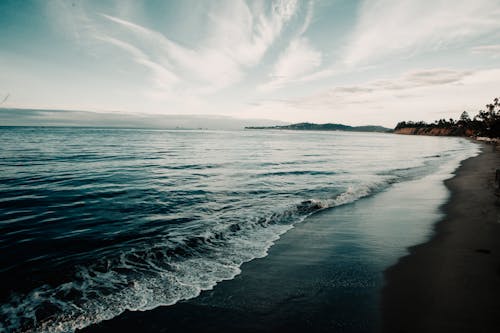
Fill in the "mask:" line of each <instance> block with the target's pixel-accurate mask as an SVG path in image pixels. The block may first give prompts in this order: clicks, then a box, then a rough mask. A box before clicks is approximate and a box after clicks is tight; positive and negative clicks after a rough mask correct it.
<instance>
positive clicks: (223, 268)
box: [0, 184, 384, 332]
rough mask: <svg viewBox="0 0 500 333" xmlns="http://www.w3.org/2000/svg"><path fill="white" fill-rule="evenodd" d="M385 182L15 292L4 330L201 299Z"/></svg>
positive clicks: (171, 241) (48, 326) (64, 326)
mask: <svg viewBox="0 0 500 333" xmlns="http://www.w3.org/2000/svg"><path fill="white" fill-rule="evenodd" d="M383 186H384V184H371V185H364V186H357V187H356V186H352V187H350V188H348V190H347V191H345V192H343V193H341V194H339V195H336V196H335V197H333V198H330V199H321V200H320V199H307V200H303V201H301V202H298V203H296V204H293V205H290V206H288V207H286V208H285V209H281V210H276V211H275V212H273V213H271V214H268V215H265V216H256V217H253V218H250V219H249V221H245V223H237V222H235V223H231V224H228V225H219V224H216V225H215V226H214V227H213V228H212V229H211V230H209V231H208V230H203V231H200V232H199V233H198V234H193V235H191V236H190V237H184V238H181V237H176V236H175V234H172V235H166V236H165V237H163V239H162V241H158V240H157V241H156V243H155V244H149V243H144V244H142V245H140V246H138V245H135V246H134V247H133V248H132V249H130V250H128V251H123V252H121V253H120V255H119V256H116V257H115V258H113V259H110V258H106V259H100V260H98V261H97V262H95V263H94V264H91V265H87V266H79V267H77V269H76V271H75V272H74V274H73V276H71V279H70V280H69V281H67V282H64V283H61V284H59V285H57V286H50V285H47V284H46V285H43V286H41V287H38V288H36V289H34V290H32V291H31V292H29V293H28V294H25V295H19V294H18V295H12V296H11V298H10V300H9V302H7V303H5V304H3V305H2V306H0V322H1V323H2V324H0V325H3V326H0V329H4V330H8V331H14V332H38V331H43V332H73V331H74V330H76V329H79V328H83V327H86V326H88V325H91V324H93V323H97V322H100V321H103V320H107V319H111V318H113V317H116V316H118V315H119V314H121V313H122V312H124V311H125V310H132V311H137V310H140V311H144V310H149V309H152V308H155V307H158V306H161V305H172V304H175V303H177V302H178V301H180V300H186V299H190V298H194V297H196V296H198V295H199V294H200V292H201V291H203V290H208V289H211V288H213V287H214V286H215V285H216V284H217V283H218V282H220V281H223V280H228V279H232V278H234V277H235V276H236V275H238V274H239V273H240V272H241V270H240V266H241V265H242V264H243V263H244V262H247V261H250V260H252V259H255V258H259V257H264V256H266V255H267V251H268V249H269V248H270V247H271V246H272V245H273V244H274V242H275V241H276V240H277V239H279V237H280V235H282V234H283V233H285V232H286V231H287V230H289V229H290V228H292V227H293V225H294V224H295V223H298V222H300V221H302V220H304V219H305V218H306V217H307V216H309V215H311V214H314V213H315V212H318V211H320V210H323V209H327V208H332V207H336V206H339V205H344V204H348V203H351V202H354V201H356V200H358V199H360V198H362V197H365V196H368V195H369V194H371V193H373V192H374V191H377V190H379V189H381V188H382V187H383Z"/></svg>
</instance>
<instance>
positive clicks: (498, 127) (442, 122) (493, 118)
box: [394, 98, 500, 138]
mask: <svg viewBox="0 0 500 333" xmlns="http://www.w3.org/2000/svg"><path fill="white" fill-rule="evenodd" d="M499 102H500V100H499V99H498V98H495V99H494V100H493V103H490V104H486V109H485V110H479V112H478V113H477V114H476V115H475V116H474V117H472V118H471V117H470V116H469V113H468V112H467V111H464V112H462V114H461V115H460V118H459V119H458V120H454V119H452V118H450V119H448V120H447V119H439V120H436V121H434V122H433V123H426V122H425V121H416V122H415V121H401V122H399V123H398V124H397V125H396V128H395V129H394V130H398V129H402V128H425V129H432V128H444V129H450V132H455V133H472V135H473V136H486V137H490V138H500V103H499Z"/></svg>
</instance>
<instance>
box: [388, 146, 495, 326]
mask: <svg viewBox="0 0 500 333" xmlns="http://www.w3.org/2000/svg"><path fill="white" fill-rule="evenodd" d="M499 155H500V154H499V153H498V152H497V151H495V147H494V146H491V145H485V146H484V148H483V153H482V154H480V155H479V156H477V157H474V158H471V159H469V160H466V161H465V162H463V165H462V166H461V167H460V168H459V169H458V170H457V172H456V176H455V177H454V178H452V179H450V180H447V181H446V186H447V187H448V188H449V190H450V191H451V197H450V200H449V202H448V203H447V204H446V205H445V206H444V208H443V209H444V212H445V214H446V216H445V218H444V219H443V220H442V221H441V222H439V223H438V224H437V225H436V228H435V236H434V237H433V238H432V239H431V240H430V241H429V242H427V243H424V244H422V245H418V246H416V247H413V248H412V249H411V250H410V252H411V254H410V255H409V256H406V257H404V258H402V259H401V260H400V261H399V263H398V264H397V265H395V266H393V267H391V268H390V269H388V270H387V271H386V280H387V285H386V287H385V288H384V290H383V301H382V308H383V323H384V331H386V332H500V223H499V222H500V206H499V199H498V198H497V196H495V194H494V193H495V183H494V181H495V169H496V168H500V157H499Z"/></svg>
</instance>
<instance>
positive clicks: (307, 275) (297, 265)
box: [79, 171, 450, 333]
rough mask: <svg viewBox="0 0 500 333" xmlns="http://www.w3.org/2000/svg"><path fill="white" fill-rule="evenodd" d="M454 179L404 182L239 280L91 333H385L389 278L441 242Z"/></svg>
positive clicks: (332, 214) (280, 250) (307, 230)
mask: <svg viewBox="0 0 500 333" xmlns="http://www.w3.org/2000/svg"><path fill="white" fill-rule="evenodd" d="M436 177H437V178H436ZM444 177H450V173H449V172H448V171H443V173H440V174H432V175H429V176H426V177H424V178H419V179H416V180H410V181H405V182H401V183H396V184H394V185H392V186H391V187H390V188H388V189H386V190H383V191H382V192H379V193H377V194H376V195H374V196H369V197H366V198H363V199H360V200H358V201H356V202H354V203H351V204H349V205H343V206H338V207H335V208H334V209H327V210H324V211H321V212H319V213H316V214H314V215H312V216H310V217H308V218H307V219H306V220H305V221H303V222H301V223H299V224H296V225H295V227H294V228H293V229H291V230H289V231H288V232H287V233H285V234H283V235H282V236H281V238H280V239H279V241H277V242H276V243H275V245H273V246H272V247H271V248H270V249H269V251H268V255H267V256H266V257H264V258H259V259H254V260H252V261H250V262H247V263H245V264H243V266H242V267H241V274H240V275H238V276H236V277H235V278H234V279H232V280H226V281H222V282H220V283H219V284H217V285H216V286H215V287H214V288H213V289H212V290H206V291H203V292H202V293H201V294H200V295H199V296H198V297H196V298H193V299H190V300H186V301H181V302H178V303H176V304H175V305H171V306H161V307H158V308H155V309H153V310H149V311H145V312H132V311H126V312H125V313H123V314H121V315H119V316H118V317H115V318H113V319H111V320H108V321H103V322H100V323H98V324H94V325H91V326H89V327H87V328H85V329H83V330H81V332H94V333H95V332H123V331H127V330H129V331H130V330H132V331H141V332H198V331H199V332H226V331H232V330H235V331H238V332H345V333H346V332H349V333H360V332H366V333H369V332H378V331H380V328H381V325H382V323H381V316H380V313H381V311H380V303H381V302H380V296H381V295H380V294H381V290H382V287H383V285H384V278H383V271H384V270H385V269H387V267H390V266H392V265H394V264H395V263H396V262H397V260H398V259H399V258H401V257H402V256H404V255H405V254H407V247H408V246H410V245H411V244H419V243H422V242H425V241H427V240H428V239H429V238H430V237H431V236H432V226H433V225H434V223H436V221H439V220H441V219H442V218H443V213H442V211H441V210H440V209H439V207H441V206H442V205H443V203H444V202H446V200H447V198H448V197H449V196H448V192H447V190H446V188H445V186H444V184H443V181H442V180H443V179H445V178H444ZM79 332H80V330H79Z"/></svg>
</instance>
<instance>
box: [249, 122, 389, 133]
mask: <svg viewBox="0 0 500 333" xmlns="http://www.w3.org/2000/svg"><path fill="white" fill-rule="evenodd" d="M245 129H252V130H253V129H259V130H262V129H265V130H269V129H272V130H296V131H348V132H392V130H391V129H390V128H386V127H382V126H373V125H367V126H349V125H343V124H331V123H328V124H313V123H298V124H291V125H284V126H267V127H266V126H259V127H256V126H252V127H245Z"/></svg>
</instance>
